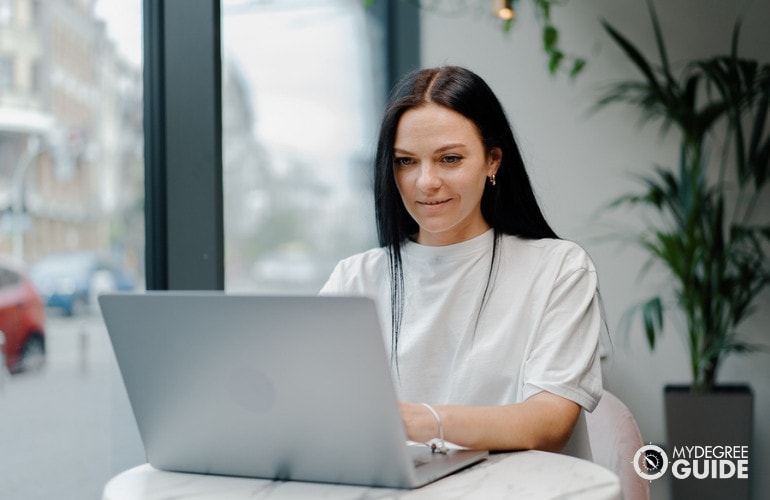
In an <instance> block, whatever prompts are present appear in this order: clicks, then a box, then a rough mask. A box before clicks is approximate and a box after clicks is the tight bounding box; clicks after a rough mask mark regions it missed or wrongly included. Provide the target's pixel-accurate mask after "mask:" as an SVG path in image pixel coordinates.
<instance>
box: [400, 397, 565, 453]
mask: <svg viewBox="0 0 770 500" xmlns="http://www.w3.org/2000/svg"><path fill="white" fill-rule="evenodd" d="M400 405H401V418H402V419H403V421H404V426H405V428H406V432H407V437H408V438H409V439H411V440H412V441H418V442H427V441H430V440H431V439H433V438H437V437H439V430H438V422H437V421H436V418H435V417H434V416H433V414H432V413H431V412H430V410H428V409H427V408H426V407H425V406H423V405H422V404H419V403H409V402H401V403H400ZM434 409H435V410H436V412H437V413H438V414H439V416H440V417H441V423H442V426H443V428H444V439H445V440H446V441H449V442H452V443H454V444H457V445H460V446H464V447H467V448H473V449H484V450H532V449H535V450H545V451H556V452H558V451H561V450H562V448H564V446H565V445H566V444H567V441H568V440H569V438H570V436H571V435H572V430H573V429H574V427H575V423H576V422H577V420H578V417H579V416H580V405H578V404H577V403H575V402H573V401H570V400H568V399H565V398H562V397H561V396H556V395H555V394H551V393H549V392H545V391H543V392H540V393H538V394H535V395H534V396H532V397H530V398H529V399H527V400H526V401H524V402H522V403H515V404H510V405H504V406H435V407H434Z"/></svg>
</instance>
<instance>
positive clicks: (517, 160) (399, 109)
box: [374, 66, 557, 366]
mask: <svg viewBox="0 0 770 500" xmlns="http://www.w3.org/2000/svg"><path fill="white" fill-rule="evenodd" d="M427 104H437V105H439V106H444V107H446V108H448V109H451V110H453V111H456V112H457V113H460V114H461V115H463V116H464V117H466V118H467V119H469V120H470V121H471V122H473V123H474V124H475V125H476V128H477V129H478V131H479V134H480V136H481V141H482V144H483V145H484V148H485V150H486V151H487V154H489V152H490V151H491V150H492V149H493V148H499V149H500V150H501V151H502V162H501V163H500V167H499V168H498V170H497V173H496V175H495V180H496V183H495V185H494V186H492V185H491V184H489V183H487V184H486V186H485V188H484V193H483V195H482V197H481V213H482V215H483V216H484V219H485V220H486V222H487V223H488V224H489V225H490V226H491V227H492V228H493V229H494V233H495V240H494V241H495V245H494V247H493V253H492V265H491V267H490V278H491V276H492V272H493V269H494V264H495V254H496V249H497V241H498V239H499V237H500V235H502V234H510V235H515V236H520V237H522V238H527V239H540V238H557V236H556V233H555V232H554V231H553V229H551V227H550V226H549V225H548V222H546V220H545V217H544V216H543V212H542V210H541V209H540V206H539V205H538V203H537V199H536V198H535V193H534V192H533V190H532V185H531V184H530V181H529V176H528V175H527V171H526V169H525V167H524V160H523V159H522V157H521V152H520V151H519V147H518V145H517V144H516V140H515V139H514V135H513V131H512V130H511V126H510V124H509V123H508V119H507V118H506V115H505V111H504V110H503V107H502V105H501V104H500V101H498V99H497V97H496V96H495V94H494V92H492V89H490V88H489V86H488V85H487V84H486V82H485V81H484V80H483V79H481V77H479V76H478V75H476V74H475V73H473V72H472V71H469V70H467V69H465V68H460V67H457V66H445V67H440V68H431V69H423V70H418V71H414V72H412V73H410V74H408V75H406V76H405V77H404V78H403V79H402V80H401V81H400V82H399V83H398V84H397V85H396V86H395V88H394V89H393V91H392V93H391V95H390V99H389V102H388V106H387V108H386V110H385V115H384V117H383V119H382V124H381V126H380V136H379V140H378V143H377V154H376V157H375V173H374V197H375V201H374V203H375V216H376V219H377V234H378V236H379V240H380V245H381V246H383V247H385V248H386V249H387V251H388V256H389V262H390V275H391V276H390V278H391V281H390V283H391V285H390V290H391V305H392V309H391V310H392V318H391V321H392V323H391V325H392V350H391V359H392V360H396V366H397V349H398V333H399V330H400V324H401V317H402V312H403V311H402V310H403V288H404V276H403V270H402V266H401V245H403V244H404V243H405V241H406V240H407V239H408V238H409V237H410V236H412V235H414V234H416V233H417V232H418V230H419V228H418V225H417V222H416V221H415V220H414V219H413V218H412V217H411V216H410V215H409V213H408V212H407V210H406V207H404V204H403V202H402V200H401V196H400V194H399V192H398V188H397V187H396V180H395V175H394V172H393V144H394V142H395V137H396V130H397V128H398V124H399V121H400V120H401V116H402V115H403V114H404V113H405V112H406V111H408V110H410V109H414V108H418V107H420V106H424V105H427ZM488 289H489V280H488V282H487V290H485V292H484V293H485V296H486V294H487V292H488ZM482 302H483V301H482Z"/></svg>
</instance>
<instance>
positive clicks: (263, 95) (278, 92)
mask: <svg viewBox="0 0 770 500" xmlns="http://www.w3.org/2000/svg"><path fill="white" fill-rule="evenodd" d="M370 16H371V13H370V12H368V11H366V10H365V9H364V8H363V7H362V6H361V3H360V2H352V1H349V0H326V1H320V2H307V1H299V0H293V1H281V2H261V1H259V2H256V1H251V2H249V1H224V2H223V4H222V49H223V63H222V116H223V124H222V128H223V171H224V177H223V185H224V198H223V199H224V215H225V225H224V231H225V259H226V260H225V285H226V289H228V290H252V291H260V292H281V293H287V292H297V293H315V292H317V291H318V289H319V288H320V287H321V286H322V285H323V283H324V281H325V279H326V278H327V277H328V275H329V273H330V272H331V270H332V268H333V266H334V264H335V263H336V262H337V261H338V260H339V259H340V258H343V257H345V256H348V255H350V254H352V253H354V252H358V251H361V250H364V249H366V248H370V247H372V246H375V245H376V233H375V226H374V216H373V204H372V193H371V187H370V183H369V178H370V175H371V174H370V172H371V163H372V155H373V149H374V147H373V146H374V143H375V140H376V137H375V135H376V128H377V125H378V121H379V114H380V109H381V106H382V100H383V92H382V88H383V87H384V86H385V82H384V74H385V71H384V65H383V61H384V53H383V52H382V48H381V47H382V45H381V44H378V43H377V42H378V41H379V40H381V39H382V38H383V35H382V33H381V32H380V31H379V29H378V28H377V26H378V25H377V24H376V23H373V22H372V20H371V19H370Z"/></svg>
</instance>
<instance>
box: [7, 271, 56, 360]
mask: <svg viewBox="0 0 770 500" xmlns="http://www.w3.org/2000/svg"><path fill="white" fill-rule="evenodd" d="M45 322H46V313H45V307H44V306H43V302H42V300H41V299H40V296H39V295H38V293H37V291H36V290H35V287H34V286H33V285H32V282H31V281H30V279H29V278H28V276H27V275H26V274H25V273H24V269H23V268H22V267H21V266H20V265H17V264H15V263H14V262H13V261H12V260H10V259H8V258H5V257H0V361H2V363H3V364H4V365H5V368H7V369H8V371H9V372H11V373H16V372H21V371H29V370H37V369H40V368H41V367H42V366H43V365H44V363H45Z"/></svg>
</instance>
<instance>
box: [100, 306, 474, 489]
mask: <svg viewBox="0 0 770 500" xmlns="http://www.w3.org/2000/svg"><path fill="white" fill-rule="evenodd" d="M99 302H100V305H101V308H102V313H103V316H104V320H105V324H106V326H107V330H108V332H109V335H110V339H111V341H112V345H113V349H114V351H115V356H116V358H117V361H118V365H119V367H120V372H121V375H122V377H123V381H124V384H125V386H126V391H127V393H128V397H129V400H130V402H131V405H132V409H133V411H134V416H135V418H136V422H137V426H138V428H139V432H140V435H141V437H142V441H143V444H144V447H145V452H146V454H147V459H148V461H149V462H150V464H152V465H153V466H154V467H156V468H158V469H164V470H171V471H180V472H195V473H207V474H222V475H235V476H250V477H260V478H271V479H282V480H305V481H317V482H331V483H343V484H359V485H367V486H389V487H400V488H404V487H415V486H419V485H422V484H424V483H426V482H429V481H431V480H435V479H437V478H438V477H442V476H444V475H446V474H449V473H451V472H452V471H453V470H456V469H458V468H462V467H464V466H467V465H469V464H471V463H474V462H476V461H478V460H480V459H482V458H483V457H484V455H485V454H484V453H477V452H474V453H468V452H466V453H456V454H455V456H453V457H441V458H439V462H440V463H439V462H431V461H430V460H426V458H428V457H420V459H419V462H420V463H423V464H425V465H427V466H424V467H420V468H418V469H415V467H414V465H413V458H412V456H411V455H412V453H410V451H409V450H408V449H407V447H406V446H405V442H406V436H405V434H404V430H403V426H402V424H401V418H400V415H399V412H398V405H397V401H396V395H395V392H394V390H393V385H392V382H391V378H390V371H389V367H388V362H387V360H388V357H387V355H386V352H385V349H384V346H383V342H382V337H381V334H380V331H379V323H378V321H377V313H376V309H375V306H374V303H373V301H371V300H370V299H367V298H363V297H318V296H312V297H299V296H255V295H229V294H225V293H223V292H148V293H145V294H106V295H102V296H101V297H100V298H99ZM426 450H427V448H426ZM455 462H456V463H455Z"/></svg>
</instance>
